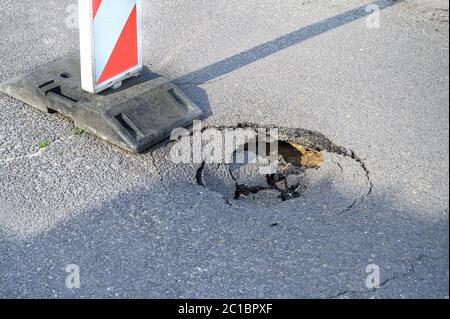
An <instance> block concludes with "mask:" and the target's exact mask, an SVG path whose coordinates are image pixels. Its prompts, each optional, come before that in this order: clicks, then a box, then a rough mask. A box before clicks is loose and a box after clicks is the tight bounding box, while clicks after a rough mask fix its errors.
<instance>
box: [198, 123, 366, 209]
mask: <svg viewBox="0 0 450 319" xmlns="http://www.w3.org/2000/svg"><path fill="white" fill-rule="evenodd" d="M257 127H259V128H260V126H258V125H252V124H239V125H237V126H236V127H231V128H232V129H239V128H257ZM267 128H271V127H267ZM206 129H207V128H205V130H206ZM216 129H218V130H225V129H230V128H216ZM278 130H279V137H278V140H276V141H272V142H271V143H272V144H273V143H277V146H278V152H277V154H276V156H277V160H278V164H277V167H276V169H275V171H276V172H271V173H269V174H263V173H261V171H260V168H261V166H260V165H258V164H254V163H252V161H251V159H252V158H253V159H254V158H255V156H262V157H265V156H269V155H270V154H271V153H270V150H271V145H272V144H270V143H266V147H265V150H264V147H261V148H257V149H259V152H262V153H263V154H259V152H258V151H256V152H253V154H250V153H252V152H251V150H250V147H249V144H244V145H240V146H239V145H238V146H237V147H236V149H235V154H234V155H233V156H236V155H237V154H239V153H240V154H241V156H242V153H244V154H245V156H244V157H245V162H244V163H242V164H236V163H235V162H233V163H231V164H207V163H203V164H202V165H201V166H200V168H199V169H198V171H197V176H196V178H197V181H198V184H199V185H201V186H204V187H206V188H208V189H209V190H212V191H215V192H219V193H221V194H223V195H224V198H225V199H226V200H227V201H228V200H230V199H234V200H244V199H250V200H260V199H267V198H269V199H270V198H272V199H276V200H277V201H288V200H292V199H296V198H299V197H301V196H302V195H303V194H304V192H305V190H306V189H307V187H308V172H309V171H312V170H318V169H320V168H321V167H322V165H323V164H324V163H325V153H326V152H328V153H334V154H337V155H340V156H343V157H348V158H351V159H352V160H354V161H356V162H357V163H358V164H359V165H360V167H361V168H362V169H363V170H364V174H365V175H366V178H367V182H368V184H369V191H368V193H369V194H370V192H371V190H372V182H371V181H370V177H369V171H368V170H367V168H366V166H365V163H364V162H363V161H362V160H361V159H360V158H359V157H358V156H356V154H355V153H354V152H353V151H351V150H347V149H346V148H344V147H341V146H338V145H336V144H334V143H333V142H332V141H330V140H329V139H328V138H326V137H325V136H324V135H322V134H321V133H318V132H314V131H309V130H304V129H291V128H278ZM272 155H273V154H272ZM233 159H235V158H233Z"/></svg>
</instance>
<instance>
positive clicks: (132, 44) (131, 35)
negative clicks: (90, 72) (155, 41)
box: [98, 6, 139, 83]
mask: <svg viewBox="0 0 450 319" xmlns="http://www.w3.org/2000/svg"><path fill="white" fill-rule="evenodd" d="M138 63H139V61H138V37H137V14H136V6H134V8H133V11H132V12H131V15H130V16H129V17H128V21H127V23H126V24H125V27H124V28H123V30H122V33H121V35H120V37H119V40H118V41H117V43H116V46H115V47H114V50H113V52H112V54H111V56H110V58H109V60H108V63H107V64H106V67H105V69H104V70H103V73H102V75H101V76H100V79H99V80H98V83H101V82H104V81H106V80H108V79H110V78H112V77H114V76H116V75H118V74H120V73H122V72H124V71H126V70H128V69H130V68H132V67H133V66H135V65H137V64H138Z"/></svg>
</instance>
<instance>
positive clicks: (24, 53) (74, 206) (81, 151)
mask: <svg viewBox="0 0 450 319" xmlns="http://www.w3.org/2000/svg"><path fill="white" fill-rule="evenodd" d="M74 3H75V1H70V0H61V1H57V2H56V1H44V0H36V1H33V2H30V1H24V0H20V1H18V0H14V1H13V0H4V1H2V4H1V5H0V12H1V15H2V19H1V20H0V35H1V37H0V53H1V54H0V62H1V63H0V82H2V81H4V80H7V79H9V78H11V77H13V76H15V75H19V74H22V73H24V72H28V71H31V70H33V69H35V68H36V67H38V66H40V65H42V64H44V63H46V62H50V61H52V60H54V59H57V58H61V57H64V56H65V55H67V54H71V53H73V52H76V50H77V48H78V40H77V37H78V31H77V29H75V28H68V27H67V26H66V25H65V21H67V19H69V17H70V8H71V6H70V5H72V4H74ZM367 4H370V2H369V1H361V0H360V1H356V0H346V1H319V0H310V1H302V2H299V1H295V0H283V1H274V0H258V1H256V0H248V1H237V0H229V1H195V0H183V1H181V0H170V1H167V0H165V1H159V0H157V1H144V33H143V36H144V57H145V58H144V60H145V64H146V65H147V66H148V67H149V68H150V69H151V70H153V71H154V72H156V73H159V74H162V75H164V76H165V77H167V78H170V79H172V80H174V81H175V82H176V83H178V84H179V85H180V88H181V89H182V90H183V92H184V93H185V94H187V95H188V96H189V97H190V98H191V99H192V100H193V101H194V102H195V103H197V104H198V105H199V107H200V108H201V109H202V110H203V112H204V115H205V122H206V125H208V126H212V127H233V126H236V125H237V124H238V123H242V122H248V123H256V124H260V125H267V126H276V127H291V128H294V129H303V130H305V131H308V132H317V134H320V136H323V137H324V138H326V139H329V141H330V142H332V143H333V145H339V146H341V147H342V148H345V150H348V152H349V154H348V155H350V156H342V155H343V154H342V153H341V154H339V153H336V152H326V153H325V163H324V165H323V166H322V167H321V168H319V169H315V170H310V171H308V174H309V175H308V183H307V187H306V189H305V190H304V191H303V193H302V195H301V196H300V197H298V198H295V199H292V200H288V201H279V200H276V198H275V197H273V194H272V195H271V194H265V196H262V197H261V196H259V197H258V196H256V197H255V198H246V199H235V198H233V196H231V197H230V196H228V197H227V196H226V192H224V189H226V187H225V186H224V184H225V185H229V183H231V185H232V186H233V185H235V181H233V179H232V178H231V180H229V176H228V177H227V175H226V173H227V170H223V171H220V170H218V169H214V167H213V168H211V167H206V166H205V167H203V172H202V174H205V172H206V170H207V172H208V174H209V175H208V176H205V175H203V176H202V178H203V180H204V181H205V186H206V187H204V186H203V185H201V183H200V185H199V183H198V179H199V176H198V172H199V168H200V166H201V165H200V164H183V165H180V164H174V163H172V162H171V160H170V157H169V154H170V148H171V144H168V145H162V146H161V147H160V148H158V149H156V150H154V151H152V152H147V153H145V154H142V155H132V154H130V153H127V152H124V151H122V150H120V149H118V148H117V147H114V146H111V145H109V144H107V143H105V142H103V141H101V140H99V139H97V138H95V137H92V136H90V135H88V134H81V135H80V134H74V133H73V124H72V123H71V122H70V121H68V120H67V119H64V118H63V117H61V116H60V115H58V114H43V113H40V112H38V111H36V110H34V109H32V108H31V107H29V106H27V105H25V104H23V103H21V102H18V101H16V100H14V99H12V98H10V97H8V96H6V95H4V94H0V298H55V297H56V298H102V297H106V298H108V297H111V298H117V297H125V298H138V297H141V298H206V297H209V298H258V297H259V298H448V296H449V292H448V290H449V288H448V287H449V265H448V252H449V247H448V243H449V239H448V200H449V187H448V173H449V169H448V167H449V166H448V163H449V157H448V155H449V154H448V142H449V140H448V138H449V135H448V134H449V124H448V121H449V116H448V114H449V112H448V102H449V101H448V100H449V99H448V89H449V87H448V83H449V77H448V42H449V41H448V3H447V1H441V0H433V1H422V0H409V1H397V2H396V3H395V4H394V5H392V6H387V7H386V8H384V9H383V10H382V11H381V27H380V28H379V29H370V28H367V27H366V24H365V18H366V16H365V15H364V12H365V10H364V9H365V6H366V5H367ZM305 131H304V132H305ZM43 140H48V141H50V142H51V143H50V145H49V146H48V147H47V148H45V149H39V147H38V146H37V144H38V143H39V142H40V141H43ZM314 143H317V141H314ZM324 149H327V147H326V146H324ZM350 150H352V151H350ZM352 156H353V158H352ZM367 174H369V177H370V180H368V179H367V178H368V175H367ZM217 176H221V177H220V178H218V177H217ZM208 178H209V180H213V181H220V182H222V184H220V183H219V184H217V185H216V186H215V187H216V188H215V189H214V187H212V186H211V185H210V184H208V180H207V179H208ZM232 195H233V194H232ZM271 196H272V197H271ZM69 264H76V265H79V266H80V271H81V289H75V290H70V289H67V288H66V286H65V279H66V277H67V275H68V274H67V273H66V272H65V268H66V266H67V265H69ZM370 264H376V265H378V266H379V268H380V275H381V287H380V288H379V289H368V288H367V287H366V284H365V281H366V278H367V276H368V274H367V273H366V267H367V266H368V265H370Z"/></svg>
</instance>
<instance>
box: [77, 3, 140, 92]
mask: <svg viewBox="0 0 450 319" xmlns="http://www.w3.org/2000/svg"><path fill="white" fill-rule="evenodd" d="M78 5H79V15H80V62H81V86H82V88H83V90H85V91H88V92H91V93H98V92H101V91H103V90H105V89H107V88H109V87H111V86H114V85H116V84H118V83H120V82H121V81H123V80H124V79H126V78H128V77H131V76H134V75H136V74H137V73H139V71H141V70H142V44H141V42H142V35H141V0H78Z"/></svg>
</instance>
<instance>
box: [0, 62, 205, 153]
mask: <svg viewBox="0 0 450 319" xmlns="http://www.w3.org/2000/svg"><path fill="white" fill-rule="evenodd" d="M0 90H1V91H3V92H5V93H6V94H8V95H10V96H12V97H14V98H16V99H18V100H21V101H23V102H25V103H27V104H29V105H31V106H33V107H35V108H37V109H39V110H41V111H43V112H49V113H51V112H58V113H61V114H63V115H65V116H67V117H69V118H71V119H73V121H74V122H75V126H77V127H79V128H81V129H84V130H85V131H86V132H89V133H91V134H94V135H96V136H98V137H100V138H102V139H104V140H107V141H109V142H111V143H113V144H115V145H117V146H119V147H121V148H124V149H126V150H128V151H131V152H137V153H139V152H143V151H145V150H146V149H148V148H149V147H151V146H152V145H154V144H157V143H159V142H161V141H163V140H164V139H166V138H168V137H169V136H170V134H171V132H172V130H173V129H175V128H178V127H188V126H191V125H192V122H193V121H194V120H196V119H200V118H201V111H200V109H199V108H198V107H197V106H195V105H194V103H192V102H191V101H190V100H189V99H188V98H187V97H186V96H185V95H184V94H183V93H182V92H181V91H180V90H179V89H178V88H177V87H176V86H175V85H174V84H172V83H170V82H169V81H168V80H166V79H164V78H163V77H161V76H159V75H157V74H154V73H152V72H150V71H149V70H147V69H144V71H143V72H142V73H141V74H140V75H139V76H138V77H135V78H131V79H128V80H126V81H124V82H123V85H122V86H121V87H120V88H119V89H116V90H113V89H108V90H106V91H104V92H102V93H99V94H91V93H87V92H85V91H83V90H82V89H81V79H80V61H79V58H78V57H69V58H66V59H63V60H61V61H57V62H54V63H50V64H48V65H46V66H44V67H42V68H41V69H39V70H36V71H34V72H31V73H28V74H26V75H23V76H19V77H17V78H14V79H11V80H9V81H7V82H4V83H2V84H0Z"/></svg>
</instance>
